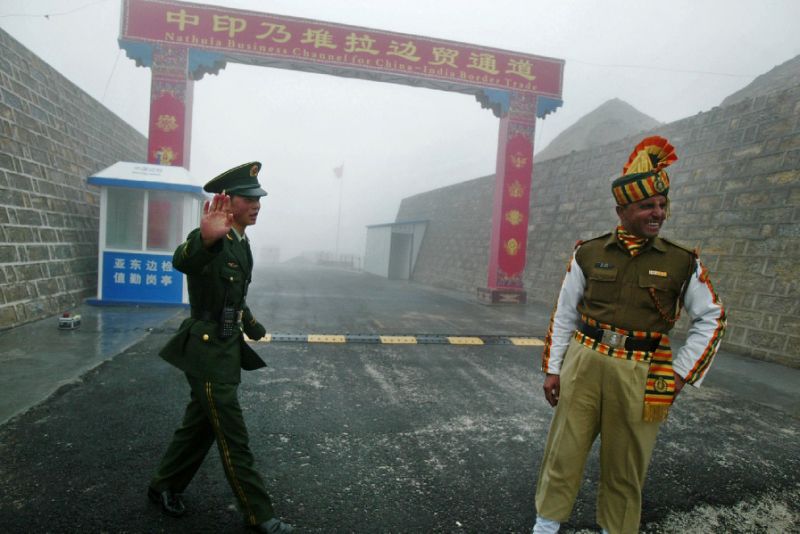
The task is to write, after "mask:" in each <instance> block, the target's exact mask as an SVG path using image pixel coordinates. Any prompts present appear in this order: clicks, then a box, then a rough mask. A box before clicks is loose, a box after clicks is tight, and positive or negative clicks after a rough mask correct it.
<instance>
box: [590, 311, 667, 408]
mask: <svg viewBox="0 0 800 534" xmlns="http://www.w3.org/2000/svg"><path fill="white" fill-rule="evenodd" d="M574 337H575V339H576V340H577V341H578V342H579V343H581V344H582V345H584V346H585V347H588V348H590V349H592V350H594V351H596V352H599V353H600V354H605V355H606V356H612V357H614V358H622V359H626V360H634V361H637V362H649V363H650V367H649V368H648V371H647V384H646V386H645V394H644V411H643V413H642V418H643V419H644V420H645V421H653V422H655V421H663V420H665V419H666V418H667V415H669V408H670V406H671V405H672V402H673V401H674V400H675V374H674V372H673V369H672V348H671V347H670V342H669V336H667V335H666V334H662V333H660V332H641V331H636V330H621V329H618V328H614V327H613V326H611V325H607V324H604V323H600V322H598V321H595V320H594V319H592V318H591V317H587V316H585V315H584V316H581V324H580V326H579V327H578V329H577V330H575V334H574Z"/></svg>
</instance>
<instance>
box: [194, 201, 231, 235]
mask: <svg viewBox="0 0 800 534" xmlns="http://www.w3.org/2000/svg"><path fill="white" fill-rule="evenodd" d="M232 224H233V213H231V197H229V196H228V195H226V194H225V193H224V192H223V193H215V194H214V198H212V199H211V200H206V202H205V204H203V216H202V217H201V218H200V236H201V237H202V238H203V246H204V247H206V248H209V247H211V245H213V244H214V243H216V242H217V240H219V239H220V238H222V237H224V236H225V234H227V233H228V232H230V231H231V226H232Z"/></svg>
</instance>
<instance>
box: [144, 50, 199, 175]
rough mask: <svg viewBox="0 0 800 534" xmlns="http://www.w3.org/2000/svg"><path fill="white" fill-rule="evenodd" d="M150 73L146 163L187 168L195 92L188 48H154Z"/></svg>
mask: <svg viewBox="0 0 800 534" xmlns="http://www.w3.org/2000/svg"><path fill="white" fill-rule="evenodd" d="M151 71H152V81H151V83H150V129H149V136H148V141H147V162H148V163H155V164H158V165H174V166H180V167H185V168H187V169H188V168H189V156H190V147H191V138H192V97H193V93H194V80H192V79H190V77H189V49H188V48H186V47H181V46H169V45H156V46H154V47H153V64H152V67H151Z"/></svg>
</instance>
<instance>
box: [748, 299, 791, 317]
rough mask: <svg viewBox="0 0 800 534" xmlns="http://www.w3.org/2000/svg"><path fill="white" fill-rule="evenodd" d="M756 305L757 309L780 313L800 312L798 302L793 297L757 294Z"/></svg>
mask: <svg viewBox="0 0 800 534" xmlns="http://www.w3.org/2000/svg"><path fill="white" fill-rule="evenodd" d="M756 305H757V306H758V308H759V309H762V310H769V311H771V312H773V313H778V314H780V315H797V314H798V313H800V309H799V308H800V304H799V303H798V300H797V299H794V298H787V297H776V296H772V295H757V296H756Z"/></svg>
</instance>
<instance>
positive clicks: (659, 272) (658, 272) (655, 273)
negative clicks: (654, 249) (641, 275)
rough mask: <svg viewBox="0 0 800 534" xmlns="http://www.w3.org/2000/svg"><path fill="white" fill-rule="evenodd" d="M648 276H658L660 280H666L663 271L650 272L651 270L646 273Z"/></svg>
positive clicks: (665, 274)
mask: <svg viewBox="0 0 800 534" xmlns="http://www.w3.org/2000/svg"><path fill="white" fill-rule="evenodd" d="M648 274H651V275H653V276H660V277H661V278H666V277H667V273H665V272H664V271H652V270H651V271H649V272H648Z"/></svg>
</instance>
